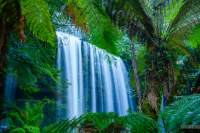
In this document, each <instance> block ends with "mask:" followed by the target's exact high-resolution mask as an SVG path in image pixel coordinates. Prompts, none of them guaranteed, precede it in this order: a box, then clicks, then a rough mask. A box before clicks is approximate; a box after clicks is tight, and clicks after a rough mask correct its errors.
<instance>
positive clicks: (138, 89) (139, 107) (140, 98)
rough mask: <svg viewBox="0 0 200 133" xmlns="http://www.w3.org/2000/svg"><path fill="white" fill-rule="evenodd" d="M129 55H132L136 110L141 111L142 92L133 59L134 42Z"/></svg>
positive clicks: (134, 59)
mask: <svg viewBox="0 0 200 133" xmlns="http://www.w3.org/2000/svg"><path fill="white" fill-rule="evenodd" d="M131 53H132V69H133V76H134V80H135V87H136V91H137V102H138V110H139V111H141V110H142V106H141V105H142V96H141V95H142V92H141V85H140V80H139V76H138V70H137V63H136V58H135V48H134V42H133V41H131Z"/></svg>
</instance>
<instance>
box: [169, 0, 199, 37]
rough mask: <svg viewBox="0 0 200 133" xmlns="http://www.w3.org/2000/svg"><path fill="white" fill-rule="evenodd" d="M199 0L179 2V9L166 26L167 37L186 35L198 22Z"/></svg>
mask: <svg viewBox="0 0 200 133" xmlns="http://www.w3.org/2000/svg"><path fill="white" fill-rule="evenodd" d="M199 12H200V1H199V0H186V1H183V2H181V4H180V6H179V10H178V13H177V15H176V16H175V18H174V19H173V21H172V22H171V24H170V26H169V28H168V36H169V37H168V38H169V39H170V37H174V36H176V35H179V37H180V38H181V37H182V38H181V39H183V37H186V36H187V35H188V34H189V33H190V32H191V30H192V29H193V28H194V27H195V26H196V25H198V24H200V14H199Z"/></svg>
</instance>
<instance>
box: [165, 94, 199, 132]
mask: <svg viewBox="0 0 200 133" xmlns="http://www.w3.org/2000/svg"><path fill="white" fill-rule="evenodd" d="M199 107H200V95H197V94H194V95H189V96H177V97H176V100H175V101H174V102H173V103H171V104H170V105H169V106H167V107H166V109H165V111H164V112H163V113H161V116H162V118H163V120H164V125H165V129H166V131H167V132H179V131H180V129H181V126H183V125H198V124H200V108H199Z"/></svg>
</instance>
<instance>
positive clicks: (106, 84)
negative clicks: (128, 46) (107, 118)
mask: <svg viewBox="0 0 200 133" xmlns="http://www.w3.org/2000/svg"><path fill="white" fill-rule="evenodd" d="M57 38H58V54H57V66H58V69H59V71H60V77H61V79H62V81H64V83H66V81H67V85H66V84H65V85H62V87H58V88H59V89H58V96H57V114H58V118H60V119H65V118H68V119H72V118H74V117H78V116H80V115H81V114H83V113H85V112H115V113H117V114H119V115H126V114H127V111H128V110H132V111H134V110H135V103H134V100H133V99H134V98H133V92H132V90H131V87H130V84H129V79H128V73H127V70H126V67H125V65H124V63H123V61H122V60H121V59H120V58H118V57H115V56H113V55H111V54H108V53H107V52H105V51H104V50H102V49H99V48H97V47H95V46H93V45H91V44H89V43H87V42H84V41H81V40H80V39H79V38H77V37H75V36H72V35H69V34H66V33H63V32H57ZM62 83H63V82H62ZM59 86H60V85H59Z"/></svg>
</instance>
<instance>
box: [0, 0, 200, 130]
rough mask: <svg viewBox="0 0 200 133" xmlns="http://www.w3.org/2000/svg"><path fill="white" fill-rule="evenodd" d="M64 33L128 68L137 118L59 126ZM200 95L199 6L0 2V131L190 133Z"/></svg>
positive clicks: (96, 117) (86, 118)
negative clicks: (59, 60)
mask: <svg viewBox="0 0 200 133" xmlns="http://www.w3.org/2000/svg"><path fill="white" fill-rule="evenodd" d="M58 29H59V30H61V31H65V32H67V33H70V34H76V33H77V32H78V33H79V34H81V37H82V39H83V40H84V41H87V42H90V43H91V45H95V46H97V47H98V48H101V49H104V50H105V51H107V52H108V53H110V54H112V55H114V56H118V57H120V58H121V59H122V60H123V61H124V62H125V64H126V67H127V69H128V76H129V79H130V84H131V86H132V88H133V90H134V92H135V96H136V102H137V109H136V112H131V111H127V112H128V114H127V115H126V116H118V115H117V114H115V113H113V112H108V113H106V112H99V113H91V112H88V113H86V114H83V115H81V116H80V117H77V118H73V119H72V120H68V119H63V120H57V118H56V117H57V116H56V115H55V114H56V95H57V90H58V89H62V88H63V85H64V86H68V85H70V84H68V82H67V81H62V82H61V79H60V78H59V73H60V72H59V70H58V69H57V67H56V54H57V52H56V51H57V48H58V47H57V39H56V30H58ZM9 75H10V76H11V77H10V78H12V80H13V82H15V88H16V89H15V90H12V91H13V92H10V90H9V87H8V86H9V85H7V84H6V79H7V77H8V76H9ZM8 92H9V94H11V93H12V94H15V97H14V98H13V99H12V98H7V97H6V96H5V94H7V93H8ZM199 93H200V0H56V1H53V0H0V132H9V133H40V132H44V133H71V132H73V131H76V132H89V133H112V132H114V133H119V132H130V133H154V132H155V133H156V132H162V133H163V132H167V133H168V132H169V133H171V132H172V133H176V132H177V133H178V132H187V131H188V130H190V129H188V127H189V126H194V127H195V126H197V127H198V125H200V95H199ZM1 123H4V124H5V123H6V124H7V125H3V124H1ZM2 125H3V126H2ZM4 126H5V127H6V128H4ZM194 130H196V128H194Z"/></svg>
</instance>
